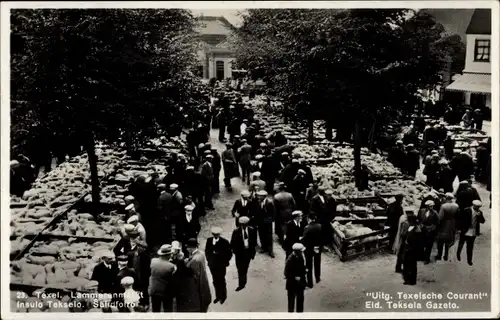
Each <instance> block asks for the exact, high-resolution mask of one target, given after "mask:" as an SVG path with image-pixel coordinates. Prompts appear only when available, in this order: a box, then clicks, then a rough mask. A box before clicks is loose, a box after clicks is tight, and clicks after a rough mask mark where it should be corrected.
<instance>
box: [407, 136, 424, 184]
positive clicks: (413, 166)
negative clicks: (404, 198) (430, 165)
mask: <svg viewBox="0 0 500 320" xmlns="http://www.w3.org/2000/svg"><path fill="white" fill-rule="evenodd" d="M407 150H408V151H407V153H406V156H405V162H406V166H405V173H406V174H407V175H409V176H410V177H412V178H415V175H416V173H417V171H418V169H419V168H420V153H419V152H418V150H417V149H415V146H414V145H413V143H410V144H408V145H407Z"/></svg>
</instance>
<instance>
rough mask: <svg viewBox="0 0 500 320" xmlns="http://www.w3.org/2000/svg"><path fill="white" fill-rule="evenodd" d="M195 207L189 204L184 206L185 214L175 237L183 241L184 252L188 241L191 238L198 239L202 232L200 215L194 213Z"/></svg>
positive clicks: (185, 252)
mask: <svg viewBox="0 0 500 320" xmlns="http://www.w3.org/2000/svg"><path fill="white" fill-rule="evenodd" d="M193 211H194V207H193V206H191V205H187V206H185V207H184V212H185V213H184V216H183V217H182V218H181V219H180V220H179V223H178V225H177V228H176V230H175V236H174V239H175V240H177V241H179V242H180V243H182V245H183V249H184V254H185V255H186V254H187V251H186V246H185V245H186V242H187V240H189V239H198V233H200V230H201V225H200V222H199V221H198V217H196V216H194V215H193Z"/></svg>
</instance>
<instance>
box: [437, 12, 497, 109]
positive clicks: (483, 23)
mask: <svg viewBox="0 0 500 320" xmlns="http://www.w3.org/2000/svg"><path fill="white" fill-rule="evenodd" d="M466 34H467V38H466V45H467V51H466V58H465V69H464V70H463V72H462V75H459V76H457V77H456V79H454V81H453V82H452V83H451V84H450V85H449V86H448V87H447V88H446V90H450V91H461V92H463V104H464V105H465V106H470V107H472V108H474V109H475V108H483V107H488V108H491V62H490V60H491V10H490V9H476V10H474V14H473V15H472V18H471V20H470V23H469V26H468V27H467V31H466Z"/></svg>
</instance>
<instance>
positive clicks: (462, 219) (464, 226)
mask: <svg viewBox="0 0 500 320" xmlns="http://www.w3.org/2000/svg"><path fill="white" fill-rule="evenodd" d="M481 206H482V203H481V201H479V200H474V201H473V202H472V206H470V207H468V208H465V209H464V210H463V211H462V212H461V213H460V214H459V218H458V228H459V230H460V240H459V242H458V248H457V260H458V261H460V254H461V252H462V248H463V246H464V244H465V243H467V263H468V264H469V265H470V266H472V264H473V263H472V254H473V250H474V241H475V239H476V237H477V236H478V235H479V234H480V224H481V223H484V222H485V219H484V216H483V212H482V211H481V210H480V208H481Z"/></svg>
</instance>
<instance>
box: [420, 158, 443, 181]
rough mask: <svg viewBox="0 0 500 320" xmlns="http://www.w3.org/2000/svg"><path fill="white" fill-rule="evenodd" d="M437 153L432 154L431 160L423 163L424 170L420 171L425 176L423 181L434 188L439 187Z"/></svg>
mask: <svg viewBox="0 0 500 320" xmlns="http://www.w3.org/2000/svg"><path fill="white" fill-rule="evenodd" d="M439 169H440V167H439V155H438V154H433V155H432V156H431V160H430V162H429V163H428V164H426V165H425V168H424V171H423V172H422V173H423V174H425V175H426V176H427V180H426V181H425V183H426V184H427V185H428V186H430V187H432V188H435V189H439V188H438V185H437V177H438V172H439Z"/></svg>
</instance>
